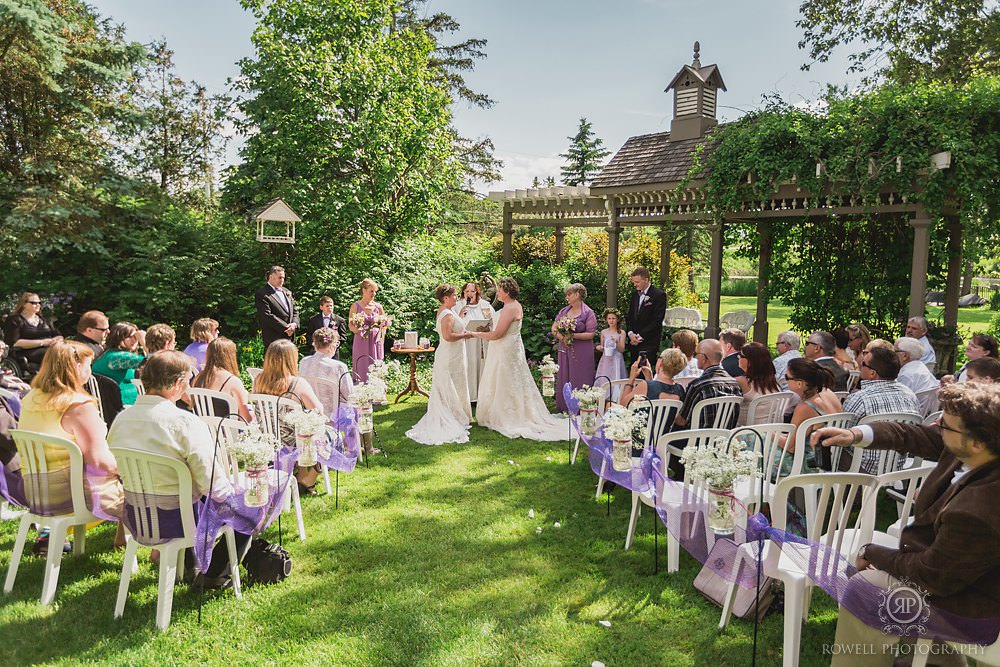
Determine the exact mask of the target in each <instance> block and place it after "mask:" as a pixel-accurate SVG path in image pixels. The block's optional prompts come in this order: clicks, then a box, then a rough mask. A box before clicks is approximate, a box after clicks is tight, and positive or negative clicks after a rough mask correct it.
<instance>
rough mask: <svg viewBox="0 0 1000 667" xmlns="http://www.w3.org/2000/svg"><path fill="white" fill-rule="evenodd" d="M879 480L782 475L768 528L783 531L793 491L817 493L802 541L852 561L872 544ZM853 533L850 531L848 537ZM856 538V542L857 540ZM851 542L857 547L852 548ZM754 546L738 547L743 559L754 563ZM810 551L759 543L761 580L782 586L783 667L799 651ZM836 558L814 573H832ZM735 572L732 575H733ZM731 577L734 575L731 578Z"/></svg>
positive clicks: (731, 594) (728, 610) (728, 602)
mask: <svg viewBox="0 0 1000 667" xmlns="http://www.w3.org/2000/svg"><path fill="white" fill-rule="evenodd" d="M877 484H878V480H877V479H876V478H875V477H872V476H871V475H863V474H859V473H812V474H806V475H797V476H795V477H786V478H785V479H783V480H781V481H780V482H778V486H777V489H776V490H775V493H774V501H773V502H772V503H771V515H772V524H773V525H774V527H775V528H776V529H778V530H781V531H783V530H785V529H786V527H787V521H786V518H787V517H786V509H787V504H788V497H789V495H791V493H792V491H793V490H794V489H796V488H801V489H803V491H807V495H808V493H811V492H812V490H813V489H815V490H817V491H818V494H817V495H818V502H817V513H816V514H814V515H813V517H814V518H811V519H807V526H806V528H807V535H806V537H807V538H808V539H809V540H810V541H812V542H818V543H820V544H822V545H824V546H826V547H828V548H829V549H830V550H831V551H833V552H834V553H839V554H841V555H842V556H844V557H845V558H849V559H851V560H853V557H854V554H855V552H856V551H857V548H856V546H857V547H860V545H861V544H865V543H866V542H870V541H871V534H872V531H873V527H874V516H875V513H874V508H873V504H874V502H875V487H876V486H877ZM859 496H860V497H861V498H862V499H863V502H862V509H861V512H859V513H858V516H857V519H856V520H855V521H854V522H853V524H852V522H851V521H850V516H851V513H852V508H853V505H854V500H855V498H857V497H859ZM851 529H853V531H854V532H852V533H848V532H847V531H848V530H851ZM859 540H860V541H859ZM855 543H857V545H856V546H855ZM756 548H757V545H756V543H753V542H751V543H748V544H743V545H741V546H740V550H741V551H742V552H744V555H745V556H746V558H745V560H747V561H750V562H753V561H754V560H755V556H756ZM742 560H744V559H740V558H737V559H736V560H735V561H734V567H739V566H740V563H741V561H742ZM808 564H809V550H808V547H806V546H805V545H802V544H799V543H794V542H785V543H784V544H783V545H781V546H779V545H778V544H776V543H774V542H772V541H770V540H769V541H766V542H765V543H764V550H763V554H762V556H761V566H762V568H761V569H762V571H763V574H764V575H765V576H769V577H774V578H777V579H780V580H781V581H782V582H783V583H784V588H785V613H784V616H785V621H784V648H783V651H782V664H783V665H784V666H785V667H795V666H796V665H798V664H799V650H800V648H801V646H800V645H801V641H800V640H801V636H802V621H803V620H806V619H807V615H808V607H807V605H806V596H807V590H808V589H809V577H808V576H807V572H808V569H809V568H808ZM837 566H838V562H837V559H831V560H830V561H826V560H824V559H820V560H819V562H817V563H816V568H817V570H826V571H828V573H832V571H835V569H836V567H837ZM734 574H735V573H734ZM734 579H735V577H734ZM736 587H737V584H736V583H731V584H729V591H728V593H727V595H726V597H725V599H724V604H723V608H722V616H721V618H720V619H719V628H720V629H721V628H725V627H726V626H727V625H728V624H729V619H730V617H731V616H732V606H733V601H734V599H735V597H736Z"/></svg>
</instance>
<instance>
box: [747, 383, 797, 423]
mask: <svg viewBox="0 0 1000 667" xmlns="http://www.w3.org/2000/svg"><path fill="white" fill-rule="evenodd" d="M794 396H795V394H793V393H792V392H790V391H778V392H775V393H773V394H764V395H762V396H758V397H757V398H755V399H753V400H752V401H750V405H748V406H747V414H746V424H747V426H753V425H755V424H780V423H781V422H783V421H784V420H785V412H786V411H787V410H788V404H789V403H791V401H792V398H793V397H794ZM740 416H741V417H742V415H740Z"/></svg>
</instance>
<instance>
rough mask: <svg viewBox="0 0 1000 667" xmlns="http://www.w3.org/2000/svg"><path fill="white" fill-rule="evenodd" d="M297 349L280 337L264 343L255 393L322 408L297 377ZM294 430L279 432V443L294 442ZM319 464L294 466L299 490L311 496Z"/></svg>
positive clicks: (308, 407)
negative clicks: (292, 431) (305, 466)
mask: <svg viewBox="0 0 1000 667" xmlns="http://www.w3.org/2000/svg"><path fill="white" fill-rule="evenodd" d="M298 375H299V351H298V350H297V349H296V348H295V344H294V343H292V341H290V340H287V339H285V338H279V339H278V340H276V341H274V342H272V343H271V344H270V345H268V346H267V350H266V351H265V352H264V367H263V369H262V370H261V372H260V374H259V375H258V376H257V379H256V380H254V383H253V391H254V393H255V394H270V395H272V396H279V397H283V398H288V399H291V400H293V401H297V402H298V403H299V404H301V405H302V407H303V408H305V409H306V410H322V409H323V404H322V403H320V402H319V398H317V396H316V393H315V392H314V391H313V390H312V387H310V386H309V383H308V382H306V381H305V380H303V379H302V378H300V377H298ZM294 438H295V434H294V433H291V432H289V433H284V432H283V433H282V437H281V439H282V443H283V444H286V445H292V444H294ZM319 472H320V471H319V469H318V466H314V467H308V468H301V467H300V468H297V469H296V471H295V476H296V478H297V479H298V482H299V491H300V492H301V493H303V494H307V495H314V494H315V493H316V490H315V488H314V485H315V484H316V478H317V476H318V475H319Z"/></svg>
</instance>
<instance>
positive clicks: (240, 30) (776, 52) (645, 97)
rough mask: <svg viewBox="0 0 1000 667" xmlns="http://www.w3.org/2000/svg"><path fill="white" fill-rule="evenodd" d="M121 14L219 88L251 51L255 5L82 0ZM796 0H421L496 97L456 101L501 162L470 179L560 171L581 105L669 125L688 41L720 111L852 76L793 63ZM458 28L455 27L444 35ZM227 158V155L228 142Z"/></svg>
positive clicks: (629, 126) (834, 67) (479, 85)
mask: <svg viewBox="0 0 1000 667" xmlns="http://www.w3.org/2000/svg"><path fill="white" fill-rule="evenodd" d="M90 2H91V4H92V5H93V6H94V7H95V8H96V9H97V11H99V12H100V13H102V14H103V15H106V16H111V17H113V18H114V19H115V20H116V21H117V22H120V23H124V24H125V26H126V29H127V34H128V37H129V38H130V39H133V40H136V41H140V42H149V41H150V40H152V39H154V38H158V37H161V36H162V37H166V39H167V43H168V44H169V45H170V47H171V48H172V49H173V50H174V51H175V61H176V63H177V69H178V73H179V74H180V76H182V77H183V78H185V79H194V80H197V81H198V82H200V83H202V84H203V85H205V86H207V87H208V88H209V90H212V91H221V90H224V89H225V87H226V84H225V82H226V79H227V78H229V77H234V76H236V75H237V74H238V73H239V69H238V67H237V65H236V61H237V60H239V59H240V58H242V57H246V56H251V55H252V50H251V45H250V35H251V33H252V32H253V28H254V22H253V19H252V18H251V17H250V16H249V14H247V13H246V12H244V11H243V10H242V8H241V7H240V6H239V3H238V2H237V1H236V0H201V1H197V0H159V1H154V0H90ZM798 5H799V2H798V0H717V1H715V2H696V1H694V0H533V1H529V0H502V1H496V0H495V1H491V2H486V1H484V0H431V2H429V3H428V11H432V12H433V11H444V12H448V13H449V14H451V15H452V16H454V17H455V18H456V19H457V20H458V21H459V22H460V23H461V24H462V35H461V36H466V37H483V38H486V39H487V40H489V41H488V44H487V46H486V51H487V54H488V57H487V59H486V60H484V61H482V62H480V63H479V65H478V66H477V67H476V70H475V71H474V72H473V73H472V74H470V75H469V76H468V77H467V79H468V81H469V83H470V84H471V85H472V87H473V88H474V89H476V90H480V91H483V92H486V93H487V94H489V95H490V96H491V97H493V98H494V99H495V100H497V104H496V106H495V107H493V108H492V109H489V110H481V109H470V108H468V107H467V106H465V105H462V104H459V105H457V106H456V108H455V110H454V113H455V122H456V125H457V126H458V128H459V130H460V131H461V132H463V133H464V134H466V135H469V136H474V137H479V136H489V137H491V138H492V139H493V141H494V143H495V144H496V154H497V156H498V157H500V158H501V159H502V160H503V161H504V162H505V166H504V169H503V177H504V178H503V181H501V182H500V183H493V184H489V185H487V184H482V185H481V186H480V188H479V189H481V190H483V191H486V190H498V189H504V188H524V187H527V186H529V185H530V184H531V179H532V177H534V176H539V177H545V176H549V175H551V176H555V177H556V178H557V180H558V177H559V166H560V165H561V163H562V159H561V158H559V157H558V154H559V153H561V152H564V151H565V150H566V148H567V145H568V139H567V137H569V136H570V135H572V134H574V133H575V130H576V127H577V124H578V122H579V119H580V117H581V116H585V117H586V118H588V119H589V120H590V121H591V122H592V123H593V125H594V130H595V132H596V133H597V135H598V136H599V137H601V138H602V139H603V140H604V143H605V144H606V146H607V147H608V148H609V149H610V150H611V151H615V150H617V149H618V148H619V147H621V145H622V144H623V143H624V142H625V140H626V139H627V138H628V137H630V136H633V135H637V134H646V133H650V132H662V131H665V130H669V129H670V115H671V96H670V95H667V94H665V93H664V92H663V89H664V88H665V87H666V85H667V83H669V82H670V79H671V78H673V75H674V74H676V73H677V71H678V70H679V69H680V67H681V66H682V65H684V64H685V63H690V62H691V55H692V44H693V42H694V41H695V40H699V41H700V42H701V62H702V64H703V65H708V64H712V63H715V64H717V65H718V66H719V68H720V71H721V73H722V76H723V78H724V80H725V82H726V86H727V88H728V91H727V92H725V93H721V95H720V97H719V107H720V108H719V115H720V117H721V118H722V119H723V120H732V119H735V118H738V117H739V116H740V115H742V114H743V113H744V112H746V111H749V110H751V109H754V108H757V107H758V106H760V104H761V96H762V95H763V94H765V93H778V94H780V95H781V96H782V97H783V98H784V99H786V100H788V101H790V102H793V103H795V102H802V101H807V100H812V99H815V98H816V97H817V96H818V95H820V94H821V93H822V91H823V90H824V89H825V86H826V84H827V83H832V84H838V85H842V84H851V83H854V80H852V79H849V78H848V77H847V75H846V74H845V72H846V58H845V57H842V54H838V56H841V57H838V58H835V59H833V60H831V62H829V63H824V64H822V65H818V66H816V67H814V68H813V69H812V70H811V71H809V72H802V71H800V69H799V66H800V65H801V64H802V63H803V62H804V61H805V55H806V54H804V53H803V52H801V51H799V49H798V47H797V43H798V40H799V38H800V34H801V33H800V31H799V29H798V28H796V27H795V20H796V18H797V16H798ZM456 39H458V38H456ZM229 159H230V160H233V161H235V160H237V159H238V156H237V155H236V151H235V147H234V149H233V150H231V151H230V155H229Z"/></svg>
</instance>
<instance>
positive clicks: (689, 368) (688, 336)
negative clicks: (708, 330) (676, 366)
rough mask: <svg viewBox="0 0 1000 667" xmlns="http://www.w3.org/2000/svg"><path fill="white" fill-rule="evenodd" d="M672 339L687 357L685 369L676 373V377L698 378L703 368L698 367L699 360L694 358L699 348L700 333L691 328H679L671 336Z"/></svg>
mask: <svg viewBox="0 0 1000 667" xmlns="http://www.w3.org/2000/svg"><path fill="white" fill-rule="evenodd" d="M670 341H671V342H672V343H673V344H674V347H676V348H677V349H679V350H680V351H681V352H683V353H684V357H685V358H686V359H687V363H686V364H685V366H684V370H682V371H681V372H680V373H678V374H677V375H675V376H674V379H675V380H682V379H684V378H696V377H698V376H700V375H701V369H700V368H698V360H697V359H695V358H694V355H695V353H696V352H697V350H698V334H696V333H695V332H693V331H691V330H690V329H678V330H677V331H675V332H674V333H673V335H672V336H671V337H670Z"/></svg>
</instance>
